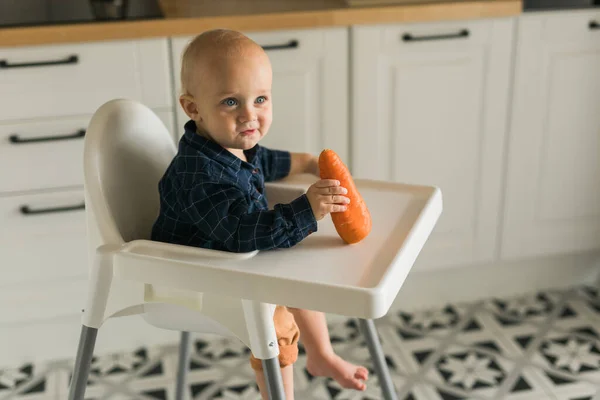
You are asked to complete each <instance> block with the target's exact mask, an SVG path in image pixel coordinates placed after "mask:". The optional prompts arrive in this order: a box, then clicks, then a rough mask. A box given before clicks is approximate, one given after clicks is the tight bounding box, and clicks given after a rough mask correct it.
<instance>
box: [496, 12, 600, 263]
mask: <svg viewBox="0 0 600 400" xmlns="http://www.w3.org/2000/svg"><path fill="white" fill-rule="evenodd" d="M599 24H600V11H573V12H560V13H543V14H534V15H527V16H523V17H522V18H521V19H520V21H519V29H518V32H519V36H518V47H517V58H516V73H515V84H514V99H513V110H512V121H511V128H510V136H509V145H510V147H509V156H508V163H507V166H508V172H507V188H506V191H507V192H506V210H505V219H504V234H503V241H502V243H503V246H502V255H503V256H504V257H506V258H514V257H523V256H535V255H541V254H553V253H563V252H573V251H585V250H591V249H597V248H600V158H599V157H598V155H599V154H600V29H598V25H599Z"/></svg>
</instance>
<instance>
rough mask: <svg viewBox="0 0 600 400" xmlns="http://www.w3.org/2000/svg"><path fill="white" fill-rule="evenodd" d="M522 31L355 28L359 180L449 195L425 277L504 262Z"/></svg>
mask: <svg viewBox="0 0 600 400" xmlns="http://www.w3.org/2000/svg"><path fill="white" fill-rule="evenodd" d="M513 26H514V21H513V20H512V19H498V20H487V21H462V22H461V21H458V22H449V23H448V22H444V23H431V24H406V25H377V26H361V27H354V28H353V31H352V40H353V50H352V65H353V77H352V83H353V90H352V92H353V94H352V134H351V138H352V139H351V142H352V160H353V166H354V168H353V173H354V175H355V176H356V177H361V178H373V179H384V180H392V181H399V182H406V183H416V184H428V185H435V186H438V187H440V188H441V190H442V196H443V198H444V211H443V213H442V216H441V218H440V221H439V223H438V225H437V227H436V229H435V231H434V233H433V234H432V236H431V238H430V240H429V241H428V243H427V244H426V245H425V247H424V249H423V251H422V253H421V255H420V257H419V259H418V261H417V263H416V265H417V267H419V268H437V267H445V266H450V265H456V264H465V263H470V262H484V261H489V260H492V259H493V258H494V257H495V256H496V251H497V225H498V212H499V208H500V199H501V184H500V181H501V179H500V178H501V174H502V154H503V145H504V136H505V127H506V117H507V116H506V113H507V96H508V87H509V77H510V66H511V62H510V60H511V44H512V37H513Z"/></svg>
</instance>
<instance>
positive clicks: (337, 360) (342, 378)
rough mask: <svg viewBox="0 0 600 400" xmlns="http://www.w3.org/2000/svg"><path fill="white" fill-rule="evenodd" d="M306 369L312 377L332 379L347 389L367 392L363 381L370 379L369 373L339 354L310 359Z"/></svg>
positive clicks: (307, 361)
mask: <svg viewBox="0 0 600 400" xmlns="http://www.w3.org/2000/svg"><path fill="white" fill-rule="evenodd" d="M306 369H307V370H308V372H309V373H310V374H311V375H312V376H326V377H328V378H332V379H334V380H335V381H337V383H339V384H340V385H341V386H342V387H344V388H346V389H356V390H361V391H362V390H365V389H366V387H367V386H366V385H365V384H364V382H363V381H366V380H367V379H369V371H368V370H367V369H366V368H365V367H361V366H357V365H354V364H351V363H349V362H348V361H346V360H344V359H343V358H341V357H340V356H338V355H337V354H330V355H325V356H323V355H320V356H314V355H312V357H310V356H309V357H308V358H307V360H306Z"/></svg>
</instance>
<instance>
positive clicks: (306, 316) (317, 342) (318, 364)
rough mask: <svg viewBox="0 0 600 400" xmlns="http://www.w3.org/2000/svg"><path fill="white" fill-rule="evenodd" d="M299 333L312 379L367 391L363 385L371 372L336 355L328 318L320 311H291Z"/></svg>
mask: <svg viewBox="0 0 600 400" xmlns="http://www.w3.org/2000/svg"><path fill="white" fill-rule="evenodd" d="M288 310H290V312H291V313H292V314H293V315H294V319H295V320H296V324H297V325H298V328H299V329H300V340H301V341H302V343H303V344H304V348H305V349H306V358H307V360H306V369H307V370H308V372H310V374H311V375H313V376H327V377H330V378H333V379H335V380H336V381H337V382H338V383H339V384H340V385H342V387H345V388H349V389H356V390H365V388H366V386H365V384H364V382H363V381H366V380H367V379H368V378H369V371H368V370H367V369H366V368H365V367H362V366H356V365H354V364H351V363H349V362H347V361H346V360H344V359H342V358H341V357H340V356H338V355H337V354H335V352H334V351H333V347H332V346H331V341H330V338H329V330H328V329H327V320H326V319H325V314H323V313H321V312H317V311H310V310H302V309H298V308H288Z"/></svg>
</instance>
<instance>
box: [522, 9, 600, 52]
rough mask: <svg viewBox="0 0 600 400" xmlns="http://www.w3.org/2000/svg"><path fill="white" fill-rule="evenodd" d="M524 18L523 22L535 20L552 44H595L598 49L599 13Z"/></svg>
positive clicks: (599, 33) (582, 12) (571, 13)
mask: <svg viewBox="0 0 600 400" xmlns="http://www.w3.org/2000/svg"><path fill="white" fill-rule="evenodd" d="M528 17H529V16H524V17H523V20H537V21H539V23H540V24H542V26H543V37H544V39H545V40H548V41H549V42H552V43H561V42H574V41H577V42H580V41H585V42H588V43H596V44H597V46H598V47H600V11H594V10H582V11H575V12H574V11H571V12H568V13H565V12H561V13H550V14H548V15H544V16H542V15H532V16H531V17H530V18H528Z"/></svg>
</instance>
